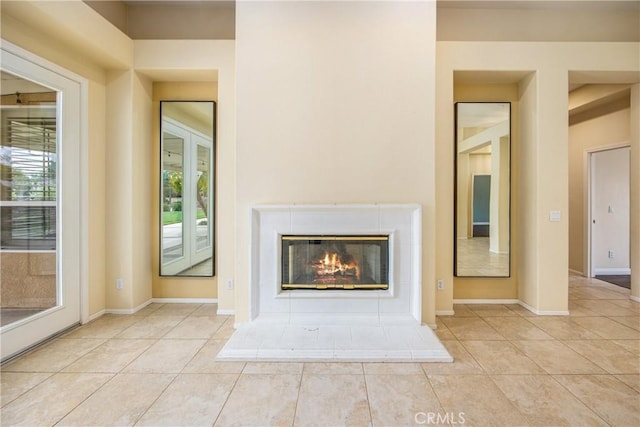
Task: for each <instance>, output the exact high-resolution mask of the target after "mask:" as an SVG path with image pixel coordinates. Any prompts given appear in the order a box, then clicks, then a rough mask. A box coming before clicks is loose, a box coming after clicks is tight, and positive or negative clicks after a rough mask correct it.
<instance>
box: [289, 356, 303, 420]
mask: <svg viewBox="0 0 640 427" xmlns="http://www.w3.org/2000/svg"><path fill="white" fill-rule="evenodd" d="M305 365H306V364H305V363H303V364H302V369H301V370H300V379H299V380H298V393H297V395H296V404H295V405H294V408H293V417H291V427H294V426H295V425H296V416H297V415H298V404H299V402H300V392H301V391H302V379H303V378H304V368H305Z"/></svg>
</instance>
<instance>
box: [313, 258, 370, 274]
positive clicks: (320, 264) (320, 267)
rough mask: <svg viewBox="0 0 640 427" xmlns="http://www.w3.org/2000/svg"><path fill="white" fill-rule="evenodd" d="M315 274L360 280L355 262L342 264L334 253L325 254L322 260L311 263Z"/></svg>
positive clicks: (358, 268)
mask: <svg viewBox="0 0 640 427" xmlns="http://www.w3.org/2000/svg"><path fill="white" fill-rule="evenodd" d="M313 267H314V269H315V273H316V275H318V276H335V275H341V276H346V275H348V276H355V277H356V279H357V280H360V267H359V266H358V263H357V262H354V261H352V262H343V261H342V260H341V259H340V255H339V254H337V253H336V252H332V253H329V252H325V253H324V258H321V259H319V260H317V261H316V262H314V263H313Z"/></svg>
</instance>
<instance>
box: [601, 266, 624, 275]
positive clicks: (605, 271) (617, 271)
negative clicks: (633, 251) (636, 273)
mask: <svg viewBox="0 0 640 427" xmlns="http://www.w3.org/2000/svg"><path fill="white" fill-rule="evenodd" d="M629 274H631V268H626V267H620V268H594V269H593V275H594V276H626V275H629Z"/></svg>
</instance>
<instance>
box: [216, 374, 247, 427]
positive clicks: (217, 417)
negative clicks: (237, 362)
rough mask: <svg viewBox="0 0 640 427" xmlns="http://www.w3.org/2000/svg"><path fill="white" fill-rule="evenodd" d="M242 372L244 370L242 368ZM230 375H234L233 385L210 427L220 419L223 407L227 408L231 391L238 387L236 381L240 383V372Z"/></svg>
mask: <svg viewBox="0 0 640 427" xmlns="http://www.w3.org/2000/svg"><path fill="white" fill-rule="evenodd" d="M245 366H246V364H245ZM242 370H244V367H243V368H242ZM232 375H236V379H235V381H234V382H233V385H232V386H231V389H230V390H229V393H228V394H227V397H226V398H225V399H224V403H223V404H222V405H221V406H220V411H218V415H216V417H215V419H214V420H213V422H212V423H211V426H212V427H213V426H215V425H216V423H217V422H218V419H219V418H220V415H221V414H222V412H223V411H224V408H225V406H227V403H228V402H229V398H230V397H231V395H232V394H233V390H235V388H236V386H237V385H238V381H240V377H241V376H242V372H240V373H238V374H232Z"/></svg>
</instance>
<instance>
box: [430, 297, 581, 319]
mask: <svg viewBox="0 0 640 427" xmlns="http://www.w3.org/2000/svg"><path fill="white" fill-rule="evenodd" d="M453 303H454V304H518V305H520V306H522V307H524V308H526V309H527V310H529V311H530V312H532V313H534V314H537V315H539V316H568V315H569V312H568V311H565V310H537V309H535V308H533V307H531V306H530V305H529V304H527V303H525V302H522V301H520V300H519V299H454V300H453ZM454 311H455V310H454ZM436 315H437V313H436Z"/></svg>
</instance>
